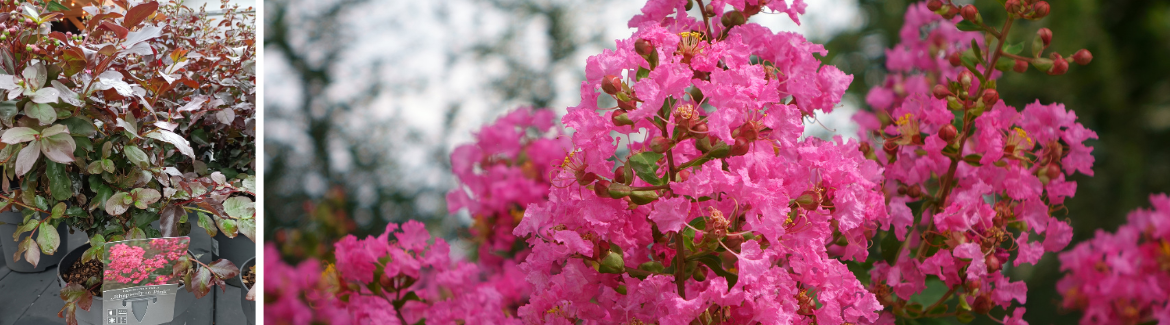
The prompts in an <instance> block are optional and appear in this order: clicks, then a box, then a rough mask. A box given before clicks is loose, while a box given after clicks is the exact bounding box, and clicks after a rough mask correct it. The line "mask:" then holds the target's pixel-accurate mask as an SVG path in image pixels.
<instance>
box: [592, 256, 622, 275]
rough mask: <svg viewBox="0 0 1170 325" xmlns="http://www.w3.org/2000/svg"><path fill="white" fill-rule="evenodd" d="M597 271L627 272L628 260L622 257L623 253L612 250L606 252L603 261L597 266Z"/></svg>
mask: <svg viewBox="0 0 1170 325" xmlns="http://www.w3.org/2000/svg"><path fill="white" fill-rule="evenodd" d="M597 272H601V273H610V274H621V273H626V260H625V259H624V258H622V254H620V253H618V252H614V251H610V252H609V254H606V255H605V257H604V258H602V259H601V263H600V265H598V267H597Z"/></svg>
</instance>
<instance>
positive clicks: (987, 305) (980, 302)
mask: <svg viewBox="0 0 1170 325" xmlns="http://www.w3.org/2000/svg"><path fill="white" fill-rule="evenodd" d="M991 307H994V306H992V305H991V299H988V298H987V296H983V295H980V296H978V297H975V303H974V304H972V305H971V310H972V311H974V312H975V313H976V314H986V313H988V312H990V311H991Z"/></svg>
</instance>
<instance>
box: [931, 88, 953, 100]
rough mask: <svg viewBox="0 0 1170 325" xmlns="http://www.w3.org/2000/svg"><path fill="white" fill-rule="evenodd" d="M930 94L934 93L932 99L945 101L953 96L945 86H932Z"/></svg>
mask: <svg viewBox="0 0 1170 325" xmlns="http://www.w3.org/2000/svg"><path fill="white" fill-rule="evenodd" d="M931 92H932V93H934V98H938V99H946V98H947V97H950V96H954V95H955V94H954V93H952V92H951V91H950V89H947V86H943V85H934V89H932V91H931Z"/></svg>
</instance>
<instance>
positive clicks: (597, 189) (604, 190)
mask: <svg viewBox="0 0 1170 325" xmlns="http://www.w3.org/2000/svg"><path fill="white" fill-rule="evenodd" d="M609 184H610V183H609V181H607V180H604V179H603V180H598V181H597V183H593V193H594V194H597V197H604V198H608V197H610V196H609Z"/></svg>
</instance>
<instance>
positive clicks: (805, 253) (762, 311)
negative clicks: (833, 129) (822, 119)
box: [515, 0, 890, 324]
mask: <svg viewBox="0 0 1170 325" xmlns="http://www.w3.org/2000/svg"><path fill="white" fill-rule="evenodd" d="M728 7H730V8H728ZM804 7H805V5H804V3H803V2H802V1H799V0H797V1H791V2H788V1H778V0H777V1H763V2H761V1H742V0H741V1H712V2H711V3H709V4H704V3H703V2H702V1H686V0H679V1H665V0H651V1H648V2H647V4H646V6H645V7H644V8H643V9H642V14H641V15H638V16H636V17H634V18H633V19H632V20H631V21H630V26H631V27H634V28H636V31H635V32H634V34H633V36H632V37H630V38H629V39H625V40H618V41H617V49H616V50H613V51H611V50H607V51H605V52H603V53H601V54H599V55H595V56H593V57H590V58H589V59H588V61H587V66H586V79H587V80H586V81H584V82H583V83H582V86H581V103H580V104H579V105H577V106H575V107H571V108H569V109H568V113H567V115H566V116H564V117H563V118H562V122H563V123H564V124H565V126H566V127H568V128H572V129H573V130H574V133H573V135H572V146H573V150H572V151H571V152H570V153H569V155H568V157H567V158H565V160H564V161H563V162H562V163H561V165H560V166H559V167H560V171H559V173H558V176H557V177H564V178H571V179H572V180H573V181H572V182H566V183H567V184H563V185H564V186H554V188H553V189H552V192H551V193H550V195H549V201H548V202H547V203H542V204H534V205H530V206H529V207H528V209H527V210H526V211H525V216H524V218H523V219H522V220H521V221H520V224H519V225H518V226H517V227H516V231H515V234H516V235H517V236H527V238H528V242H529V244H530V245H532V247H533V248H532V253H531V254H529V255H528V258H527V259H526V260H525V262H524V264H522V265H521V268H522V270H523V271H524V272H525V273H526V274H527V278H528V281H529V282H530V283H532V284H533V285H535V292H534V293H533V296H532V298H531V300H530V302H529V304H528V305H526V306H524V307H521V308H520V310H519V316H520V317H521V318H522V319H523V320H524V321H525V322H526V323H542V324H574V323H578V322H582V321H583V322H584V323H587V324H593V323H602V324H642V323H659V324H687V323H691V322H693V321H697V322H699V323H702V324H712V323H734V324H744V323H765V324H780V323H813V322H815V323H818V324H842V323H869V322H873V321H875V320H876V319H877V317H878V313H877V311H879V310H880V309H881V308H882V307H881V305H880V304H879V303H878V301H877V299H876V297H875V295H873V294H872V293H870V292H869V291H867V290H866V288H865V287H864V286H863V285H862V284H861V283H860V282H859V281H858V279H857V278H856V276H855V275H854V273H852V272H851V271H850V270H849V269H848V268H847V267H846V266H845V264H843V263H842V262H841V261H839V260H838V259H837V258H843V259H854V260H865V259H866V257H867V256H868V251H867V248H868V247H869V240H868V239H869V238H870V237H871V236H872V235H873V234H874V232H875V231H876V230H877V229H879V228H886V227H888V226H889V225H890V222H889V218H888V215H887V213H886V207H885V202H884V199H883V197H882V193H881V192H880V189H881V188H880V184H881V183H880V177H881V168H880V167H879V166H878V164H877V163H876V162H873V161H871V160H866V159H865V157H864V156H863V155H862V153H861V151H860V150H859V147H858V143H857V142H846V141H843V140H841V139H835V140H834V141H823V140H820V139H815V138H811V139H801V133H802V131H803V130H804V127H803V124H802V118H804V117H808V116H812V115H813V114H814V112H815V111H817V110H820V111H822V112H830V111H832V109H833V106H834V105H836V104H837V103H838V102H839V101H840V99H841V96H842V94H843V93H844V91H845V89H846V88H847V87H848V84H849V82H850V81H852V76H849V75H846V74H844V73H843V72H841V71H840V70H838V69H837V68H835V67H832V66H822V65H821V63H820V62H819V61H818V60H817V59H816V57H815V56H814V55H825V54H826V51H825V49H824V47H823V46H821V45H818V44H813V43H810V42H808V41H807V40H805V39H804V37H802V36H800V35H798V34H795V33H788V32H780V33H775V32H772V31H770V30H768V29H767V28H765V27H763V26H760V25H758V24H755V23H748V22H746V21H747V19H748V18H750V17H751V16H753V15H755V14H758V13H760V12H762V11H774V12H785V13H788V14H789V15H790V16H791V17H792V18H793V19H794V20H796V18H797V15H798V14H800V13H803V11H804ZM696 8H697V9H696ZM689 9H690V10H689ZM728 9H730V10H728ZM688 10H689V11H688ZM696 11H697V12H698V14H697V15H694V13H695V12H696ZM603 94H604V96H609V97H612V98H613V99H614V100H615V101H616V102H617V106H616V107H598V100H599V97H600V96H603Z"/></svg>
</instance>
